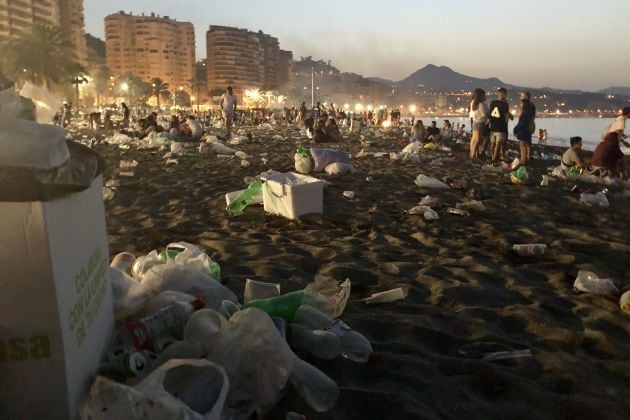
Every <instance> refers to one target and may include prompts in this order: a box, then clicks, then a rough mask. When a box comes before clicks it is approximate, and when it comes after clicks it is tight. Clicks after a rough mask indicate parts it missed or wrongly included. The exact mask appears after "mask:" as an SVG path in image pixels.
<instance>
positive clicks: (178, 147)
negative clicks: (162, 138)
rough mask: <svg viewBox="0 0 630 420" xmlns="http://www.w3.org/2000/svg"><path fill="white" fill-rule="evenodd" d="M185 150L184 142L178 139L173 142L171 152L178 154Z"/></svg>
mask: <svg viewBox="0 0 630 420" xmlns="http://www.w3.org/2000/svg"><path fill="white" fill-rule="evenodd" d="M183 151H184V143H182V142H179V141H176V142H173V143H171V153H173V154H174V155H178V154H180V153H181V152H183Z"/></svg>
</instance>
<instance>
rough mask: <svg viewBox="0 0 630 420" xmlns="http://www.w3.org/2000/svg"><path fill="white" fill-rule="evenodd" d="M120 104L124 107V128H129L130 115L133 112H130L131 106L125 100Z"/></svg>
mask: <svg viewBox="0 0 630 420" xmlns="http://www.w3.org/2000/svg"><path fill="white" fill-rule="evenodd" d="M120 106H121V107H122V109H123V121H122V122H123V128H129V115H130V114H131V113H130V112H129V107H128V106H127V104H126V103H124V102H123V103H121V104H120Z"/></svg>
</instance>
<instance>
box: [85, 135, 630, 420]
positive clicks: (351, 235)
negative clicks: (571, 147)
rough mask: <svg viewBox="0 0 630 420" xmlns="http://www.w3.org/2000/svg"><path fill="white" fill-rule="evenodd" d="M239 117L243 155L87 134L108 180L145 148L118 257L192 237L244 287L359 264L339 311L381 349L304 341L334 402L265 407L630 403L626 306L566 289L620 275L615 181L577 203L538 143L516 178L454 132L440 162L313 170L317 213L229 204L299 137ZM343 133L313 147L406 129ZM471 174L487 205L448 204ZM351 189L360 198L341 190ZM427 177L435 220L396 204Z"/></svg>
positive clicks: (607, 407) (457, 411)
mask: <svg viewBox="0 0 630 420" xmlns="http://www.w3.org/2000/svg"><path fill="white" fill-rule="evenodd" d="M244 129H245V130H246V131H247V132H251V133H252V134H253V139H254V142H253V143H251V144H245V145H239V146H231V147H233V148H235V149H237V150H241V151H243V152H245V153H247V154H248V155H249V156H250V157H249V158H248V161H249V162H250V166H249V167H242V166H241V162H240V159H236V158H234V159H224V158H217V157H215V156H212V155H201V154H199V153H197V151H196V148H192V149H191V150H192V153H191V156H182V157H179V163H178V164H177V165H168V166H167V165H166V164H165V160H164V159H163V158H162V156H163V155H164V154H165V153H166V152H165V151H158V150H135V149H134V148H133V147H132V148H131V149H130V150H121V149H119V148H118V147H117V146H113V145H96V146H95V147H94V148H95V150H97V151H98V152H99V153H101V154H102V155H103V157H104V158H105V160H106V161H107V164H108V168H107V172H106V174H105V175H106V176H105V179H110V178H112V177H116V174H117V172H118V164H119V161H120V160H121V159H125V160H128V159H135V160H137V162H138V167H137V168H136V170H135V175H134V176H133V177H131V178H126V177H120V178H119V180H120V187H119V188H118V189H117V190H116V191H115V197H114V198H113V199H112V200H110V201H107V202H106V209H107V227H108V234H109V244H110V252H111V256H113V255H115V254H117V253H119V252H122V251H130V252H132V253H134V254H136V255H140V254H146V253H148V252H149V251H151V250H152V249H156V248H160V247H163V246H165V245H166V244H168V243H170V242H175V241H186V242H190V243H194V244H198V245H199V246H200V247H202V248H203V249H204V250H205V251H206V252H207V253H208V254H209V255H210V256H211V257H212V258H213V259H214V260H215V261H217V262H218V263H219V264H220V266H221V269H222V280H223V282H224V284H225V285H226V286H227V287H229V288H230V289H231V290H233V291H234V292H235V293H236V294H237V296H238V297H239V299H242V295H243V288H244V284H245V280H246V279H248V278H250V279H254V280H260V281H266V282H277V283H281V284H282V291H283V292H289V291H293V290H298V289H301V288H303V287H304V286H305V285H306V284H308V283H309V282H311V281H312V280H313V278H314V277H315V276H316V275H318V274H323V275H329V276H333V277H334V278H335V279H336V280H340V281H342V280H344V279H345V278H349V279H350V280H351V282H352V294H351V297H350V300H349V302H348V306H347V308H346V310H345V312H344V314H343V319H344V320H345V321H346V322H347V323H348V324H349V325H350V326H352V327H353V328H354V329H356V330H358V331H360V332H362V333H363V334H364V335H365V336H366V337H367V338H368V339H369V340H370V341H371V343H372V345H373V347H374V351H375V352H377V353H378V354H379V355H380V357H376V358H374V359H375V360H374V362H373V363H369V364H356V363H352V362H350V361H348V360H345V359H341V358H339V359H336V360H333V361H330V362H324V361H321V360H317V359H315V358H313V357H309V356H307V355H302V356H304V358H305V359H306V360H308V361H309V362H311V363H313V364H315V365H316V366H318V367H319V368H320V369H322V370H323V371H324V372H326V373H327V374H328V375H330V376H331V377H332V378H333V379H334V380H335V381H336V382H337V383H338V385H339V387H340V391H341V392H340V397H339V400H338V402H337V404H336V405H335V407H334V408H333V409H332V410H331V411H329V412H327V413H323V414H318V413H315V412H314V411H312V410H311V409H309V408H308V406H307V405H306V404H305V403H304V402H303V401H302V399H301V398H300V396H299V395H298V394H297V392H295V391H293V390H289V392H288V394H287V395H286V397H285V398H284V399H282V400H281V401H280V403H279V404H278V405H277V406H276V407H275V408H274V409H273V411H272V412H271V414H270V418H273V419H276V418H278V419H280V418H284V415H285V414H286V413H287V412H288V411H296V412H299V413H302V414H305V415H306V416H307V418H308V419H407V418H422V419H441V418H458V419H495V418H496V419H512V420H514V419H568V418H579V419H587V418H607V419H622V418H630V390H629V389H628V384H630V359H629V358H628V355H630V335H629V334H628V332H629V329H628V326H629V325H630V323H629V319H630V318H628V315H627V314H624V313H623V312H622V311H621V310H620V309H619V306H618V302H617V301H613V300H608V299H606V298H604V297H601V296H595V295H590V294H578V293H576V292H574V291H573V290H572V289H573V281H574V280H575V277H576V275H577V273H578V271H579V270H590V271H594V272H595V273H597V274H598V275H600V276H601V277H610V278H611V279H613V280H614V281H615V282H616V283H617V285H618V286H620V288H621V289H622V290H627V289H628V288H630V264H629V261H630V243H629V242H628V238H629V237H630V223H628V219H627V217H628V208H629V207H628V198H627V196H624V195H623V192H622V191H621V190H620V189H619V188H614V187H610V188H609V192H608V198H609V200H610V207H608V208H603V207H598V206H591V205H584V204H581V203H580V202H579V195H578V194H574V193H571V192H569V189H570V188H571V187H572V186H573V183H567V182H564V181H558V180H553V179H552V180H551V181H550V184H549V187H546V188H545V187H541V186H539V185H538V184H539V182H540V178H541V175H542V174H546V173H547V168H548V167H551V166H555V165H557V164H558V162H554V161H548V160H534V161H533V163H532V165H530V166H529V167H528V169H529V170H530V175H531V179H532V180H531V183H530V184H529V185H525V186H517V185H513V184H512V183H510V181H509V179H506V178H505V174H503V173H497V172H489V171H483V170H482V169H481V165H480V164H471V163H469V162H468V161H467V159H466V150H465V149H464V146H461V145H460V146H454V148H453V153H452V154H453V156H455V158H456V159H457V161H455V162H449V163H444V164H443V165H432V164H430V163H429V162H431V161H432V160H433V159H435V158H436V157H440V156H447V155H448V153H444V152H439V153H437V152H435V153H424V154H423V155H422V160H423V161H424V162H423V163H412V162H401V161H393V160H390V158H389V156H385V157H374V156H368V157H362V158H353V159H352V164H353V165H354V167H355V169H356V172H355V173H353V174H349V175H345V176H342V177H329V176H327V175H325V174H324V175H322V174H318V175H317V176H318V177H321V178H323V179H326V180H328V181H329V182H331V185H329V186H328V187H327V188H326V189H325V190H324V213H323V215H310V216H306V217H303V218H302V219H301V220H300V221H299V222H296V221H290V220H287V219H285V218H282V217H279V216H271V215H267V214H265V212H264V211H263V208H262V206H250V207H249V208H247V210H246V211H245V212H244V213H243V214H242V215H240V216H228V215H227V214H226V211H225V199H224V195H225V194H226V193H227V192H230V191H234V190H239V189H243V188H245V187H246V185H247V184H246V183H245V180H244V178H245V177H252V176H256V175H258V174H259V173H261V172H263V171H265V170H267V169H274V170H277V171H280V172H287V171H292V170H293V154H294V153H295V150H296V147H297V146H298V145H299V144H300V143H301V142H304V141H306V138H300V136H299V133H297V132H296V131H295V130H294V128H293V127H285V128H273V129H261V128H248V127H245V128H244ZM273 135H280V136H282V137H283V139H282V140H281V139H278V138H276V139H273V137H272V136H273ZM344 136H345V138H346V141H345V142H344V143H343V144H326V145H322V147H330V148H337V147H338V148H342V149H344V150H346V151H348V152H350V153H352V154H353V156H354V155H355V154H356V153H357V152H359V151H360V150H361V149H365V151H366V152H387V153H388V154H389V152H399V151H400V150H401V149H402V147H403V146H404V145H405V144H406V140H404V139H403V138H402V131H401V130H399V129H398V130H391V131H388V132H385V133H384V134H383V136H382V137H374V136H372V135H369V134H367V133H366V134H364V141H365V140H370V141H371V142H372V144H371V145H370V146H369V147H366V146H365V145H363V144H361V143H360V141H359V140H360V138H359V135H356V134H355V135H348V134H344ZM511 146H512V147H513V148H516V145H511ZM547 152H548V151H547ZM554 152H555V153H558V152H559V151H558V150H557V149H554ZM261 153H266V154H267V155H266V156H263V157H264V158H266V159H268V163H267V164H263V162H262V159H261ZM421 173H422V174H426V175H429V176H432V177H435V178H438V179H440V180H443V179H444V178H446V177H448V178H450V179H451V180H453V181H457V182H459V183H461V184H462V186H463V188H462V189H449V190H423V189H421V188H420V187H418V186H416V185H415V184H414V180H415V178H416V177H417V176H418V175H419V174H421ZM368 177H371V178H369V180H368ZM449 181H450V180H449ZM579 185H580V187H581V188H582V189H586V188H591V189H593V191H597V190H598V189H601V188H602V187H598V186H596V185H590V186H589V185H588V184H579ZM471 189H474V194H473V195H476V196H477V197H478V198H482V199H483V203H484V204H485V206H486V210H485V211H483V212H479V211H471V214H470V215H469V216H459V215H455V214H449V213H447V212H446V211H445V210H446V208H448V207H455V205H456V203H458V202H460V201H461V200H462V199H463V198H464V197H467V196H469V194H471V192H470V191H471ZM347 190H351V191H354V192H355V194H356V195H355V198H353V199H348V198H345V197H344V196H343V192H344V191H347ZM427 194H430V195H432V196H436V197H438V198H439V199H440V201H441V204H440V205H439V206H435V207H434V208H435V209H436V210H437V212H438V213H439V215H440V219H439V220H436V221H426V220H425V219H424V218H423V217H422V215H410V214H407V213H405V211H406V210H409V209H411V208H412V207H414V206H415V205H417V203H418V202H419V201H420V200H421V199H422V197H424V196H425V195H427ZM517 243H543V244H546V245H547V252H546V254H545V255H544V256H540V257H532V258H523V257H519V256H517V255H516V254H515V253H514V252H513V251H512V250H511V248H512V244H517ZM394 287H403V288H405V290H407V291H408V295H407V297H406V299H404V300H401V301H397V302H393V303H387V304H382V305H374V306H367V305H366V304H365V303H364V302H363V301H362V300H361V299H363V298H365V297H367V296H369V295H370V294H371V293H374V292H379V291H383V290H387V289H390V288H394ZM527 349H529V350H530V351H531V357H521V358H516V359H508V360H499V361H485V360H481V356H482V355H483V354H485V353H488V352H496V351H513V350H527Z"/></svg>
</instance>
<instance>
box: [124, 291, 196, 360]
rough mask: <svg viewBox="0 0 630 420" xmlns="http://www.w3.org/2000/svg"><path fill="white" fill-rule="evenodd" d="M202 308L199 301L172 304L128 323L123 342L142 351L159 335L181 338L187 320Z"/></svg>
mask: <svg viewBox="0 0 630 420" xmlns="http://www.w3.org/2000/svg"><path fill="white" fill-rule="evenodd" d="M203 307H204V302H203V301H202V300H201V299H196V300H194V301H193V302H191V303H182V302H174V303H173V304H171V305H169V306H167V307H165V308H162V309H160V310H159V311H158V312H156V313H155V314H153V315H151V316H148V317H146V318H142V319H141V320H139V321H134V322H130V323H128V324H127V327H126V330H125V332H124V336H123V340H125V341H129V342H131V344H132V345H133V346H134V347H135V348H137V349H139V350H143V349H146V348H148V347H149V345H150V343H151V340H153V339H154V338H156V337H158V336H160V335H173V336H181V334H182V331H183V330H184V326H185V325H186V322H187V321H188V318H190V316H191V315H192V313H193V312H195V311H196V310H197V309H201V308H203Z"/></svg>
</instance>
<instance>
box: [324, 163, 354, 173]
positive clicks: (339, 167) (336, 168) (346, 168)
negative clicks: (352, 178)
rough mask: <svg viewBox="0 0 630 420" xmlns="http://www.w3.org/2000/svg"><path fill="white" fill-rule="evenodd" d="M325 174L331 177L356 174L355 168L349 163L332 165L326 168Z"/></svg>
mask: <svg viewBox="0 0 630 420" xmlns="http://www.w3.org/2000/svg"><path fill="white" fill-rule="evenodd" d="M325 172H326V173H327V174H328V175H330V176H340V175H347V174H349V173H352V172H354V166H352V165H350V164H349V163H339V162H335V163H331V164H330V165H327V166H326V169H325Z"/></svg>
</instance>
